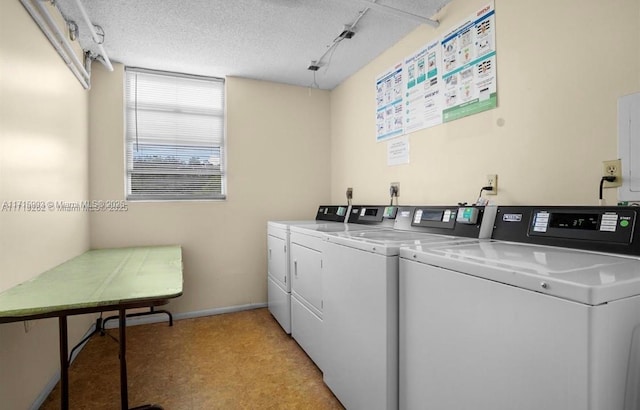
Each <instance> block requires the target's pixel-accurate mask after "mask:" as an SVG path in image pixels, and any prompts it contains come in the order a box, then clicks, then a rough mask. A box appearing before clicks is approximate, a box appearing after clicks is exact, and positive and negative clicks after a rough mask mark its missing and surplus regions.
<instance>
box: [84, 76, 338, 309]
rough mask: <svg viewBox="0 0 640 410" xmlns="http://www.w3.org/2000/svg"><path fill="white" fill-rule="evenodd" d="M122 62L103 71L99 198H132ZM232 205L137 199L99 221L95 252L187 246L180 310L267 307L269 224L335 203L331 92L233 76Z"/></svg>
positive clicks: (94, 98) (96, 96) (95, 126)
mask: <svg viewBox="0 0 640 410" xmlns="http://www.w3.org/2000/svg"><path fill="white" fill-rule="evenodd" d="M123 75H124V69H123V67H122V65H116V69H115V72H113V73H108V72H106V71H105V70H104V69H102V68H101V67H100V66H97V65H94V70H93V88H92V90H91V98H90V99H91V102H90V117H91V121H90V123H91V125H90V130H91V132H90V134H91V143H90V145H91V147H90V158H91V165H90V169H91V181H90V186H91V197H92V199H123V198H124V179H125V175H124V154H123V152H124V145H123V139H124V136H123V129H124V126H123V121H124V120H123ZM226 86H227V124H226V125H227V141H228V142H227V150H228V157H227V165H228V166H227V172H228V180H227V182H228V195H227V200H226V201H181V202H129V210H128V211H127V212H121V213H95V214H92V215H91V246H92V247H93V248H100V247H112V246H129V245H148V244H170V243H176V244H180V245H182V246H183V254H184V258H183V259H184V296H182V297H181V298H178V299H176V300H174V301H172V302H171V305H170V309H171V310H172V311H173V312H178V313H179V312H196V311H202V310H205V311H206V310H210V309H215V308H221V307H230V306H239V305H245V304H262V303H265V302H266V263H265V261H266V252H265V249H266V223H267V221H268V220H272V219H291V218H300V219H309V218H312V217H314V216H315V209H316V207H317V205H318V204H319V203H321V202H325V201H326V200H327V198H328V197H329V178H327V174H328V170H329V161H330V160H329V150H330V147H329V137H328V136H329V93H328V92H326V91H319V90H312V91H310V90H308V89H307V88H302V87H293V86H286V85H279V84H273V83H268V82H262V81H253V80H246V79H240V78H228V79H227V82H226Z"/></svg>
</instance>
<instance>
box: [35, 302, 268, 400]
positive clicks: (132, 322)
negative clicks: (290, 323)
mask: <svg viewBox="0 0 640 410" xmlns="http://www.w3.org/2000/svg"><path fill="white" fill-rule="evenodd" d="M265 307H267V304H266V303H249V304H246V305H237V306H228V307H222V308H215V309H205V310H198V311H195V312H185V313H174V314H173V319H174V320H181V319H195V318H197V317H204V316H214V315H222V314H224V313H234V312H242V311H244V310H252V309H261V308H265ZM166 321H167V318H166V315H164V314H163V313H162V312H158V313H157V314H155V315H149V316H138V317H132V318H129V319H127V327H128V326H137V325H146V324H150V323H161V322H166ZM117 324H118V322H117V321H113V324H112V325H108V326H106V328H107V329H111V328H115V327H117ZM95 329H96V324H95V322H94V323H92V324H91V326H89V330H87V332H86V333H85V334H84V336H83V337H82V338H81V339H80V340H82V339H83V338H84V337H86V336H88V335H89V334H91V333H93V332H94V331H95ZM88 341H89V340H87V341H85V342H84V343H83V344H82V345H81V346H80V347H79V348H78V349H77V350H76V351H75V352H74V354H73V356H72V357H71V361H70V362H69V363H73V361H74V360H75V359H76V357H78V354H79V353H80V351H81V350H82V349H83V348H84V346H85V345H86V344H87V342H88ZM59 381H60V370H59V369H58V370H56V372H55V374H54V375H53V377H52V378H51V379H50V380H49V382H48V383H47V384H46V385H45V386H44V388H43V389H42V391H41V392H40V394H39V395H38V397H36V399H35V400H34V401H33V403H32V404H31V407H29V410H38V409H39V408H40V407H41V406H42V404H43V403H44V401H45V400H46V399H47V397H49V394H51V392H52V391H53V389H54V388H55V387H56V384H58V382H59Z"/></svg>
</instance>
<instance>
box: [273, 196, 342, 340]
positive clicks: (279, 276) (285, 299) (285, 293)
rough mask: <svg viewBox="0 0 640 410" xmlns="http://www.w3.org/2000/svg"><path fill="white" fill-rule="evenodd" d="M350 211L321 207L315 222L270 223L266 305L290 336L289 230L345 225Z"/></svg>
mask: <svg viewBox="0 0 640 410" xmlns="http://www.w3.org/2000/svg"><path fill="white" fill-rule="evenodd" d="M348 211H349V209H348V206H346V205H337V206H333V205H321V206H319V207H318V211H317V213H316V219H313V220H307V221H305V220H302V221H269V222H268V223H267V304H268V307H269V312H271V314H272V315H273V317H274V318H275V319H276V320H277V321H278V323H279V324H280V326H282V328H283V329H284V331H285V332H287V334H289V333H291V278H290V275H289V250H290V241H289V236H290V228H291V226H298V225H313V224H317V223H320V222H323V223H327V224H335V225H337V226H342V225H344V221H345V220H346V218H347V215H348V214H349V212H348Z"/></svg>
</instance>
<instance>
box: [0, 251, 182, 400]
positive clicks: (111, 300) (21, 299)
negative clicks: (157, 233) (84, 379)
mask: <svg viewBox="0 0 640 410" xmlns="http://www.w3.org/2000/svg"><path fill="white" fill-rule="evenodd" d="M180 295H182V250H181V248H180V246H151V247H136V248H116V249H96V250H90V251H87V252H85V253H83V254H82V255H80V256H77V257H75V258H73V259H71V260H69V261H67V262H64V263H63V264H61V265H59V266H56V267H55V268H53V269H51V270H48V271H46V272H44V273H42V274H40V275H38V276H36V277H35V278H33V279H31V280H29V281H27V282H24V283H21V284H19V285H16V286H14V287H13V288H10V289H8V290H6V291H4V292H2V293H0V323H9V322H19V321H24V320H32V319H43V318H50V317H57V318H58V324H59V333H60V335H59V336H60V386H61V391H62V394H61V396H62V398H61V403H60V407H61V408H62V409H68V408H69V375H68V370H69V359H68V341H67V317H68V316H71V315H80V314H85V313H95V312H102V311H110V310H117V311H118V319H119V327H120V328H119V345H120V403H121V407H122V409H128V408H129V403H128V395H127V363H126V356H125V352H126V310H127V309H133V308H142V307H153V306H159V305H164V304H166V303H168V301H169V299H171V298H175V297H178V296H180Z"/></svg>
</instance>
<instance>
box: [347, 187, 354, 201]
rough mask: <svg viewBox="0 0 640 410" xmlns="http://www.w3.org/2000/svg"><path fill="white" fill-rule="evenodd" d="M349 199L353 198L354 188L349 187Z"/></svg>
mask: <svg viewBox="0 0 640 410" xmlns="http://www.w3.org/2000/svg"><path fill="white" fill-rule="evenodd" d="M347 199H353V188H347Z"/></svg>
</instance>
